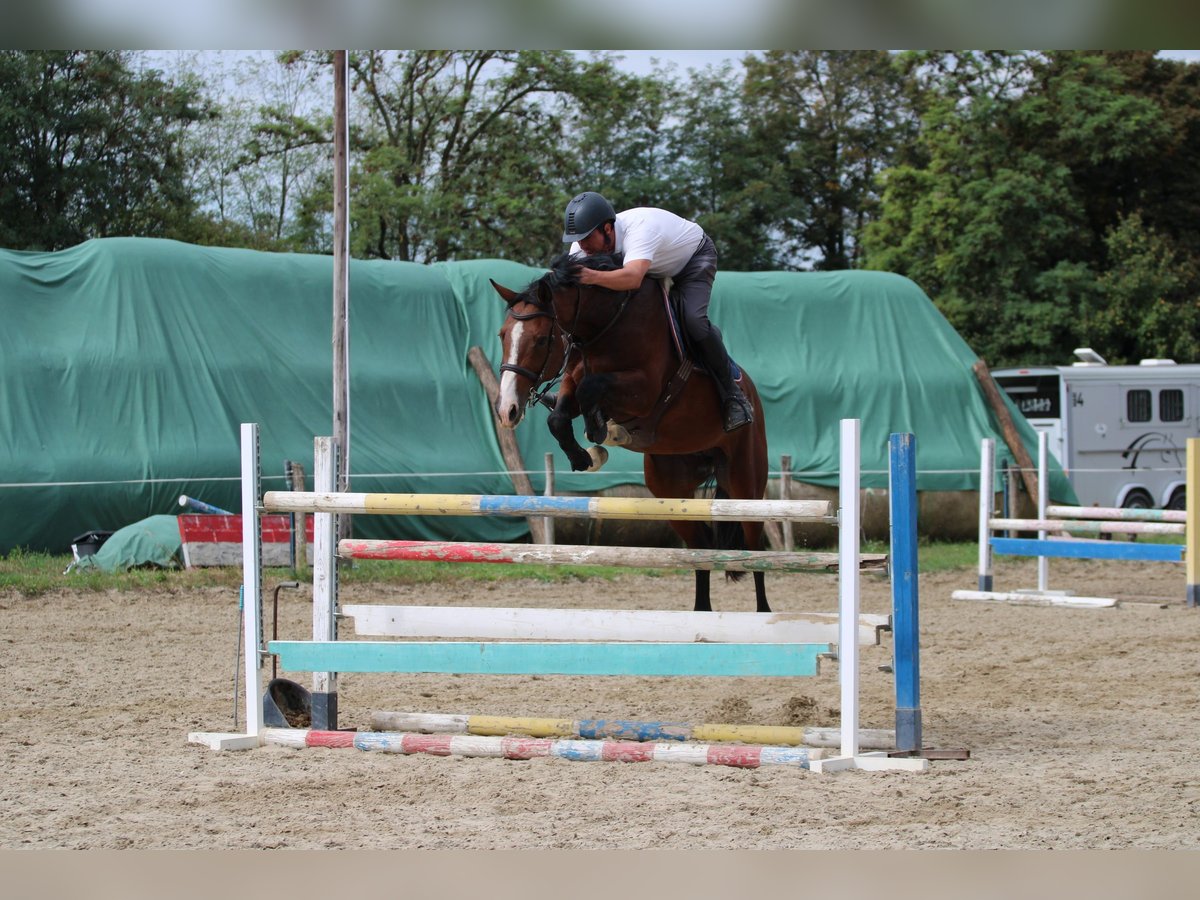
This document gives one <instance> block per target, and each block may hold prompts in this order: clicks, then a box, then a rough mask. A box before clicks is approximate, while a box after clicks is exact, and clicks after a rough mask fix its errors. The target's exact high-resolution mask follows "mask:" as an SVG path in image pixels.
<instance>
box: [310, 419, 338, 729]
mask: <svg viewBox="0 0 1200 900" xmlns="http://www.w3.org/2000/svg"><path fill="white" fill-rule="evenodd" d="M336 481H337V443H336V442H335V441H334V439H333V438H330V437H319V438H315V439H314V441H313V490H314V491H317V492H318V493H328V492H331V491H332V490H333V486H334V484H335V483H336ZM337 519H338V517H337V516H336V515H334V514H333V513H320V512H319V513H313V640H314V641H335V640H337V599H338V596H337V595H338V570H337V559H336V553H337ZM337 698H338V695H337V673H336V672H313V689H312V727H313V728H316V729H319V730H322V731H336V730H337V715H338V709H337V706H338V703H337Z"/></svg>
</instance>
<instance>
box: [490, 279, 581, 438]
mask: <svg viewBox="0 0 1200 900" xmlns="http://www.w3.org/2000/svg"><path fill="white" fill-rule="evenodd" d="M489 280H490V279H489ZM492 287H493V288H495V289H496V293H498V294H499V295H500V297H501V298H502V299H503V300H504V303H505V304H506V305H507V306H508V314H507V315H506V316H505V317H504V325H503V326H501V328H500V346H501V348H502V356H503V359H504V361H503V362H502V363H501V364H500V396H499V398H498V399H497V401H496V420H497V421H498V422H499V423H500V425H501V426H502V427H504V428H515V427H516V426H517V423H519V422H520V421H521V417H522V416H524V415H525V407H526V405H527V404H528V403H529V401H530V400H531V399H532V398H533V393H534V391H535V390H537V388H538V386H539V385H541V384H543V383H545V382H547V381H549V380H551V379H552V378H554V377H555V376H557V375H558V374H559V372H560V371H561V370H562V366H563V356H564V353H565V348H564V346H563V335H562V329H560V328H559V327H558V324H557V322H556V321H555V319H554V307H553V306H552V305H551V301H550V295H549V293H548V287H547V285H546V284H545V283H544V280H539V281H535V282H534V283H533V284H531V285H530V286H529V287H528V288H526V289H525V290H523V291H521V292H520V293H517V292H516V291H511V290H509V289H508V288H506V287H504V286H502V285H499V284H496V282H494V281H493V282H492Z"/></svg>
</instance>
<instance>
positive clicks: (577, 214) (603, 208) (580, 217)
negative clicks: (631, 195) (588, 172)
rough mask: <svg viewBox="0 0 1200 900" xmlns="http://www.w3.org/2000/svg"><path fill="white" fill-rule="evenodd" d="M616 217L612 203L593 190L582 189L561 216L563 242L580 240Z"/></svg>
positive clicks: (569, 242) (568, 242)
mask: <svg viewBox="0 0 1200 900" xmlns="http://www.w3.org/2000/svg"><path fill="white" fill-rule="evenodd" d="M616 217H617V212H616V210H614V209H613V207H612V204H611V203H609V202H608V201H607V200H605V199H604V198H603V197H601V196H600V195H599V194H597V193H596V192H595V191H584V192H583V193H582V194H580V195H579V196H578V197H575V198H574V199H573V200H572V201H571V202H570V203H568V204H567V212H566V215H565V216H563V238H562V239H563V243H564V244H572V243H574V242H575V241H581V240H583V239H584V238H585V237H587V236H588V235H589V234H591V233H592V232H593V231H595V230H596V229H597V228H599V227H600V226H601V225H603V224H604V223H605V222H608V221H609V220H611V219H615V218H616Z"/></svg>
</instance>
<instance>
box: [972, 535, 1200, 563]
mask: <svg viewBox="0 0 1200 900" xmlns="http://www.w3.org/2000/svg"><path fill="white" fill-rule="evenodd" d="M990 543H991V545H992V549H993V550H994V551H995V552H996V553H1000V554H1003V555H1006V556H1056V557H1059V556H1061V557H1071V558H1074V559H1141V560H1148V561H1151V562H1183V544H1138V543H1134V542H1133V541H1051V540H1036V539H1034V538H992V539H991V541H990Z"/></svg>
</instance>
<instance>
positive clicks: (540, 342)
mask: <svg viewBox="0 0 1200 900" xmlns="http://www.w3.org/2000/svg"><path fill="white" fill-rule="evenodd" d="M534 343H535V344H536V345H537V346H539V347H545V346H546V345H547V344H548V343H550V335H548V334H543V335H541V336H539V337H538V338H537V340H535V341H534Z"/></svg>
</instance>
